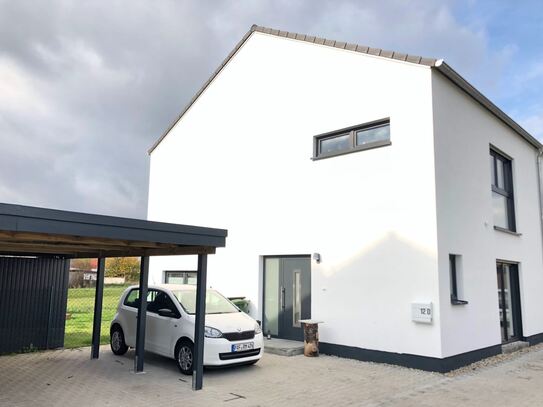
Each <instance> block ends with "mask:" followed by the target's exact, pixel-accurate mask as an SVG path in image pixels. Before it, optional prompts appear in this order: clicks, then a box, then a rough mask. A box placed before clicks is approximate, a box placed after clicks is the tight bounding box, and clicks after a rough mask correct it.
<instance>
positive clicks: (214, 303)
mask: <svg viewBox="0 0 543 407" xmlns="http://www.w3.org/2000/svg"><path fill="white" fill-rule="evenodd" d="M172 292H173V294H174V295H175V297H176V298H177V300H178V301H179V304H181V306H182V307H183V309H184V310H185V311H186V312H187V313H189V314H194V313H195V311H196V290H176V291H172ZM233 312H239V309H238V308H237V307H236V306H235V305H234V304H232V303H231V302H230V301H228V300H227V299H226V298H224V297H223V296H222V295H221V294H219V293H218V292H217V291H214V290H207V292H206V314H230V313H233Z"/></svg>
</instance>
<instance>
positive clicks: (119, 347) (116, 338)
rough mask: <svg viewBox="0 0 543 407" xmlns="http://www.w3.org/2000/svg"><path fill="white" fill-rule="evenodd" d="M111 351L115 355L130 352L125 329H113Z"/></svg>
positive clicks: (116, 326) (117, 327)
mask: <svg viewBox="0 0 543 407" xmlns="http://www.w3.org/2000/svg"><path fill="white" fill-rule="evenodd" d="M109 343H110V345H111V351H112V352H113V353H114V354H115V355H124V354H125V353H126V352H127V351H128V346H127V345H126V342H125V341H124V333H123V329H122V328H121V327H120V326H119V325H115V326H114V327H113V328H112V329H111V337H110V342H109Z"/></svg>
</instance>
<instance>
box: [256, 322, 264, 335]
mask: <svg viewBox="0 0 543 407" xmlns="http://www.w3.org/2000/svg"><path fill="white" fill-rule="evenodd" d="M261 333H262V327H261V326H260V324H259V323H258V322H257V323H256V324H255V335H258V334H261Z"/></svg>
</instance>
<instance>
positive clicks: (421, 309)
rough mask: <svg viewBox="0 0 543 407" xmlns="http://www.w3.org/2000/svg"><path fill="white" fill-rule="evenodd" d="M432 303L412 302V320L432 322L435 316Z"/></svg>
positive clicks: (424, 322)
mask: <svg viewBox="0 0 543 407" xmlns="http://www.w3.org/2000/svg"><path fill="white" fill-rule="evenodd" d="M433 314H434V312H433V309H432V303H431V302H427V303H421V302H416V303H415V302H414V303H412V304H411V320H413V321H415V322H420V323H423V324H431V323H432V317H433Z"/></svg>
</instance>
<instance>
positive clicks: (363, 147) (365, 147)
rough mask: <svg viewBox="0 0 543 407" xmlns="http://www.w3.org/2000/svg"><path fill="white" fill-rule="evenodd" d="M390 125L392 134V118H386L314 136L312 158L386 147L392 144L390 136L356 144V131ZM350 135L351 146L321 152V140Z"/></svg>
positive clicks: (319, 158)
mask: <svg viewBox="0 0 543 407" xmlns="http://www.w3.org/2000/svg"><path fill="white" fill-rule="evenodd" d="M382 126H388V127H389V134H390V118H389V117H387V118H384V119H379V120H374V121H371V122H368V123H363V124H358V125H356V126H350V127H345V128H343V129H340V130H334V131H331V132H328V133H323V134H319V135H316V136H313V157H312V160H322V159H325V158H330V157H337V156H339V155H345V154H350V153H356V152H358V151H364V150H371V149H374V148H378V147H385V146H389V145H391V144H392V142H391V141H390V137H389V139H388V140H380V141H375V142H372V143H367V144H362V145H357V144H356V133H357V132H358V131H360V130H370V129H372V128H376V127H382ZM346 134H348V135H349V148H347V149H345V150H341V151H337V152H333V153H321V152H320V142H321V141H322V140H326V139H333V138H335V137H339V136H344V135H346Z"/></svg>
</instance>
